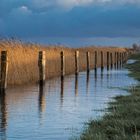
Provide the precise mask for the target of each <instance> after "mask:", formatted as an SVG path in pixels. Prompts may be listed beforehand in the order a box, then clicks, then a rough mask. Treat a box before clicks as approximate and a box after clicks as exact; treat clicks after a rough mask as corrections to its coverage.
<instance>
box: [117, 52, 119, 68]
mask: <svg viewBox="0 0 140 140" xmlns="http://www.w3.org/2000/svg"><path fill="white" fill-rule="evenodd" d="M118 67H119V52H117V68H118Z"/></svg>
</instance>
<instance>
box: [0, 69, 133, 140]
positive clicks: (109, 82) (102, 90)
mask: <svg viewBox="0 0 140 140" xmlns="http://www.w3.org/2000/svg"><path fill="white" fill-rule="evenodd" d="M127 74H128V71H127V70H125V69H119V70H114V69H113V70H110V71H107V70H104V71H103V73H101V71H100V69H98V71H97V74H95V72H94V71H91V72H90V74H89V75H88V74H87V73H86V72H82V73H80V74H79V76H78V77H75V75H71V76H66V77H65V78H64V80H63V81H61V80H60V78H55V79H52V80H48V81H47V82H46V84H45V86H44V89H40V88H39V86H38V85H33V86H25V87H20V88H10V89H8V90H7V92H6V94H5V95H1V98H0V139H1V140H19V139H20V140H67V139H69V138H71V137H73V136H78V135H80V132H81V131H82V130H83V126H84V123H85V122H87V121H88V120H89V119H98V118H100V117H101V116H102V115H103V112H101V111H97V110H101V109H104V108H106V107H107V106H108V104H107V103H108V102H109V101H111V100H113V99H112V97H114V96H117V95H126V94H128V93H127V92H126V91H125V90H122V89H121V88H125V87H127V86H130V85H135V84H136V81H135V80H133V79H132V78H130V77H128V76H127Z"/></svg>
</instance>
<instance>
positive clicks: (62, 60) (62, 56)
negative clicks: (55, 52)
mask: <svg viewBox="0 0 140 140" xmlns="http://www.w3.org/2000/svg"><path fill="white" fill-rule="evenodd" d="M60 57H61V76H62V77H63V76H64V75H65V56H64V51H61V53H60Z"/></svg>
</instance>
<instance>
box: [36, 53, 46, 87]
mask: <svg viewBox="0 0 140 140" xmlns="http://www.w3.org/2000/svg"><path fill="white" fill-rule="evenodd" d="M38 66H39V83H40V84H41V85H42V84H43V83H44V82H45V79H46V75H45V73H46V53H45V51H39V57H38Z"/></svg>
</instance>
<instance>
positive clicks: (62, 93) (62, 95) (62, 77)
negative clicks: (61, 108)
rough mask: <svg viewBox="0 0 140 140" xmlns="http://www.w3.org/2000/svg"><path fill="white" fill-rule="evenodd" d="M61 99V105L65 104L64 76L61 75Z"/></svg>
mask: <svg viewBox="0 0 140 140" xmlns="http://www.w3.org/2000/svg"><path fill="white" fill-rule="evenodd" d="M60 101H61V105H63V101H64V76H61V90H60Z"/></svg>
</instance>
